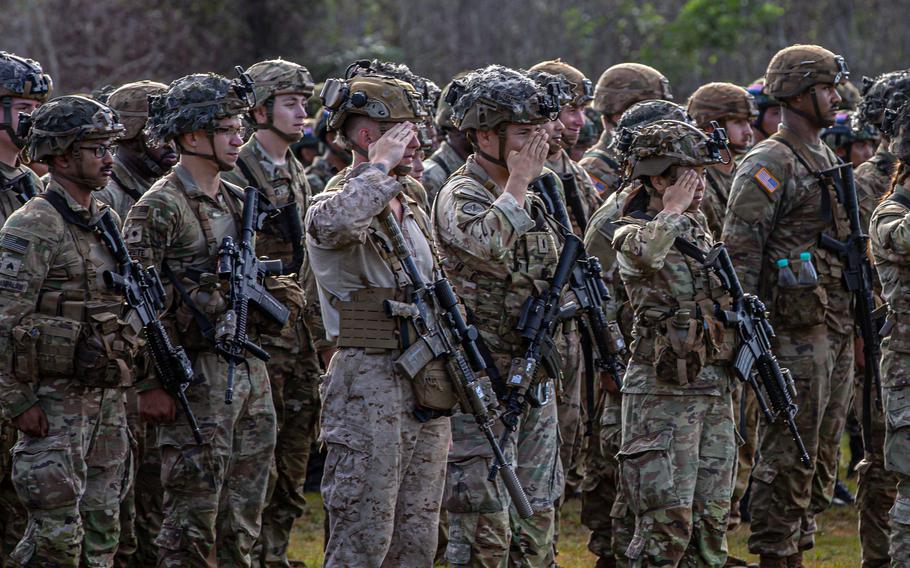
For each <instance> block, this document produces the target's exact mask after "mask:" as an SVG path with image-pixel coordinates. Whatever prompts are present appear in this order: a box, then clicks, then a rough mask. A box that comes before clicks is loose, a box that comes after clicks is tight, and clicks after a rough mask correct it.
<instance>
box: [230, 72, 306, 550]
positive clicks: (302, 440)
mask: <svg viewBox="0 0 910 568" xmlns="http://www.w3.org/2000/svg"><path fill="white" fill-rule="evenodd" d="M246 72H247V73H248V74H249V75H250V77H251V78H252V79H253V82H254V84H255V87H254V98H255V103H254V104H255V106H254V108H253V109H252V110H251V111H250V115H249V116H250V119H251V122H252V123H253V124H254V125H255V126H254V128H255V132H254V133H253V136H252V137H250V139H249V140H248V141H247V143H246V144H244V145H243V147H241V148H240V157H239V158H238V160H237V167H236V168H235V169H234V171H233V172H231V173H230V174H227V175H225V179H227V180H228V181H230V182H232V183H236V184H237V185H239V186H240V187H245V186H249V185H252V186H255V187H257V188H259V189H260V190H261V191H262V193H263V195H264V196H265V197H266V198H267V199H268V200H269V202H271V204H272V205H275V206H277V207H285V208H286V209H287V213H286V214H285V216H284V217H281V218H279V219H277V220H274V221H272V220H269V221H266V224H265V227H264V232H262V233H260V234H259V236H258V237H257V239H256V254H258V255H264V256H267V257H269V258H271V259H280V260H281V261H282V263H283V264H284V272H285V274H293V275H295V276H294V278H295V279H296V278H298V275H299V279H300V280H301V281H302V279H303V278H304V277H305V276H306V277H311V273H310V272H309V270H308V268H307V267H304V266H303V263H304V260H305V258H304V257H305V250H304V242H303V215H304V214H305V212H306V207H307V203H308V201H309V199H310V188H309V185H308V184H307V181H306V176H305V175H304V173H303V166H302V165H301V164H300V162H298V161H297V159H296V158H295V157H294V155H293V154H292V152H291V150H290V147H291V144H292V143H293V142H295V141H296V140H297V139H298V138H299V137H300V136H301V134H302V128H303V125H304V119H305V118H306V100H307V97H309V96H310V95H311V94H312V92H313V79H312V77H311V76H310V73H309V71H307V69H306V68H305V67H302V66H300V65H298V64H296V63H292V62H290V61H282V60H272V61H262V62H259V63H256V64H255V65H253V66H251V67H250V68H249V69H247V71H246ZM294 204H296V207H295V206H294ZM292 214H294V215H296V218H294V219H292V218H291V217H290V215H292ZM276 223H281V224H282V226H281V227H277V226H275V224H276ZM295 225H296V230H294V226H295ZM282 228H283V229H285V231H286V234H287V235H288V237H285V236H284V235H283V234H282V231H281V229H282ZM292 235H293V236H292ZM293 238H296V239H297V240H292V239H293ZM282 285H283V288H282V290H281V293H280V297H281V299H282V300H283V301H284V303H285V304H293V305H297V306H303V305H304V303H305V299H304V293H303V288H301V286H300V285H299V284H298V283H297V282H293V281H291V282H288V281H287V280H283V281H282ZM308 289H311V290H313V293H314V295H315V290H316V288H315V282H314V283H313V284H312V286H311V287H310V288H308ZM272 293H273V294H276V295H278V292H277V290H272ZM299 316H300V317H298V318H296V320H295V321H293V322H292V323H291V325H288V326H286V327H285V328H284V329H283V330H282V333H281V334H280V335H277V336H269V335H264V336H263V337H262V346H263V347H264V348H265V349H266V351H268V352H269V355H270V356H271V357H270V359H269V362H268V369H269V380H270V381H271V383H272V400H273V401H274V402H275V413H276V415H277V417H278V443H277V445H276V447H275V465H276V467H277V471H276V472H275V474H274V475H275V476H276V479H275V480H274V481H273V483H274V489H273V490H272V493H271V495H270V498H269V504H268V506H267V507H266V508H265V510H264V511H263V513H262V534H261V536H260V542H259V544H258V545H257V547H261V550H260V551H259V554H258V555H256V557H257V560H256V562H255V564H256V565H259V566H263V567H273V566H288V565H289V564H288V559H287V547H288V539H289V538H290V533H291V528H292V527H293V525H294V520H295V519H297V518H299V517H300V515H302V514H303V510H304V507H305V505H306V500H305V499H304V495H303V482H304V481H305V479H306V470H307V461H309V457H310V448H311V446H312V444H313V441H314V439H315V436H316V426H317V420H318V416H319V394H318V392H317V386H318V384H319V375H320V374H321V373H322V370H321V369H320V366H319V360H318V358H317V356H316V350H315V348H314V347H313V341H312V339H311V336H310V331H309V329H308V328H307V326H306V324H305V323H304V320H303V312H302V311H299Z"/></svg>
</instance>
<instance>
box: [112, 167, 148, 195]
mask: <svg viewBox="0 0 910 568" xmlns="http://www.w3.org/2000/svg"><path fill="white" fill-rule="evenodd" d="M111 178H112V179H113V180H114V181H115V182H116V183H117V185H118V186H120V189H122V190H123V193H125V194H127V195H129V196H130V197H131V198H132V199H133V201H139V198H140V197H142V195H140V194H139V192H138V191H136V190H135V189H133V188H132V187H130V186H128V185H127V184H125V183H123V180H122V179H120V177H119V176H117V174H116V173H111Z"/></svg>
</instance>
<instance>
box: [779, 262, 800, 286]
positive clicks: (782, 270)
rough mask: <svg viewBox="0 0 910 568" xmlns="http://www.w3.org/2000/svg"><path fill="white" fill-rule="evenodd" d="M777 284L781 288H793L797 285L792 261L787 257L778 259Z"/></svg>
mask: <svg viewBox="0 0 910 568" xmlns="http://www.w3.org/2000/svg"><path fill="white" fill-rule="evenodd" d="M777 285H778V286H780V287H781V288H793V287H795V286H796V285H797V282H796V275H795V274H793V270H791V269H790V261H789V260H788V259H786V258H781V259H778V261H777Z"/></svg>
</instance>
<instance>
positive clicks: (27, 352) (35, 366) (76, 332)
mask: <svg viewBox="0 0 910 568" xmlns="http://www.w3.org/2000/svg"><path fill="white" fill-rule="evenodd" d="M84 333H85V324H83V323H82V322H79V321H76V320H72V319H69V318H64V317H57V316H47V315H42V314H30V315H27V316H25V317H24V318H22V321H20V322H19V325H17V326H16V327H14V328H13V330H12V339H13V346H14V349H13V353H14V355H13V375H14V376H15V377H16V378H17V379H18V380H20V381H23V382H36V381H37V380H38V378H39V377H40V378H61V377H71V376H72V375H73V373H74V370H75V367H74V362H75V359H76V348H77V346H78V345H79V340H80V337H81V336H82V335H83V334H84Z"/></svg>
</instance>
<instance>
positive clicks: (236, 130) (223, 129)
mask: <svg viewBox="0 0 910 568" xmlns="http://www.w3.org/2000/svg"><path fill="white" fill-rule="evenodd" d="M242 132H243V128H241V127H240V126H216V127H215V134H218V135H219V136H227V137H228V138H233V137H234V136H240V134H241V133H242Z"/></svg>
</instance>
